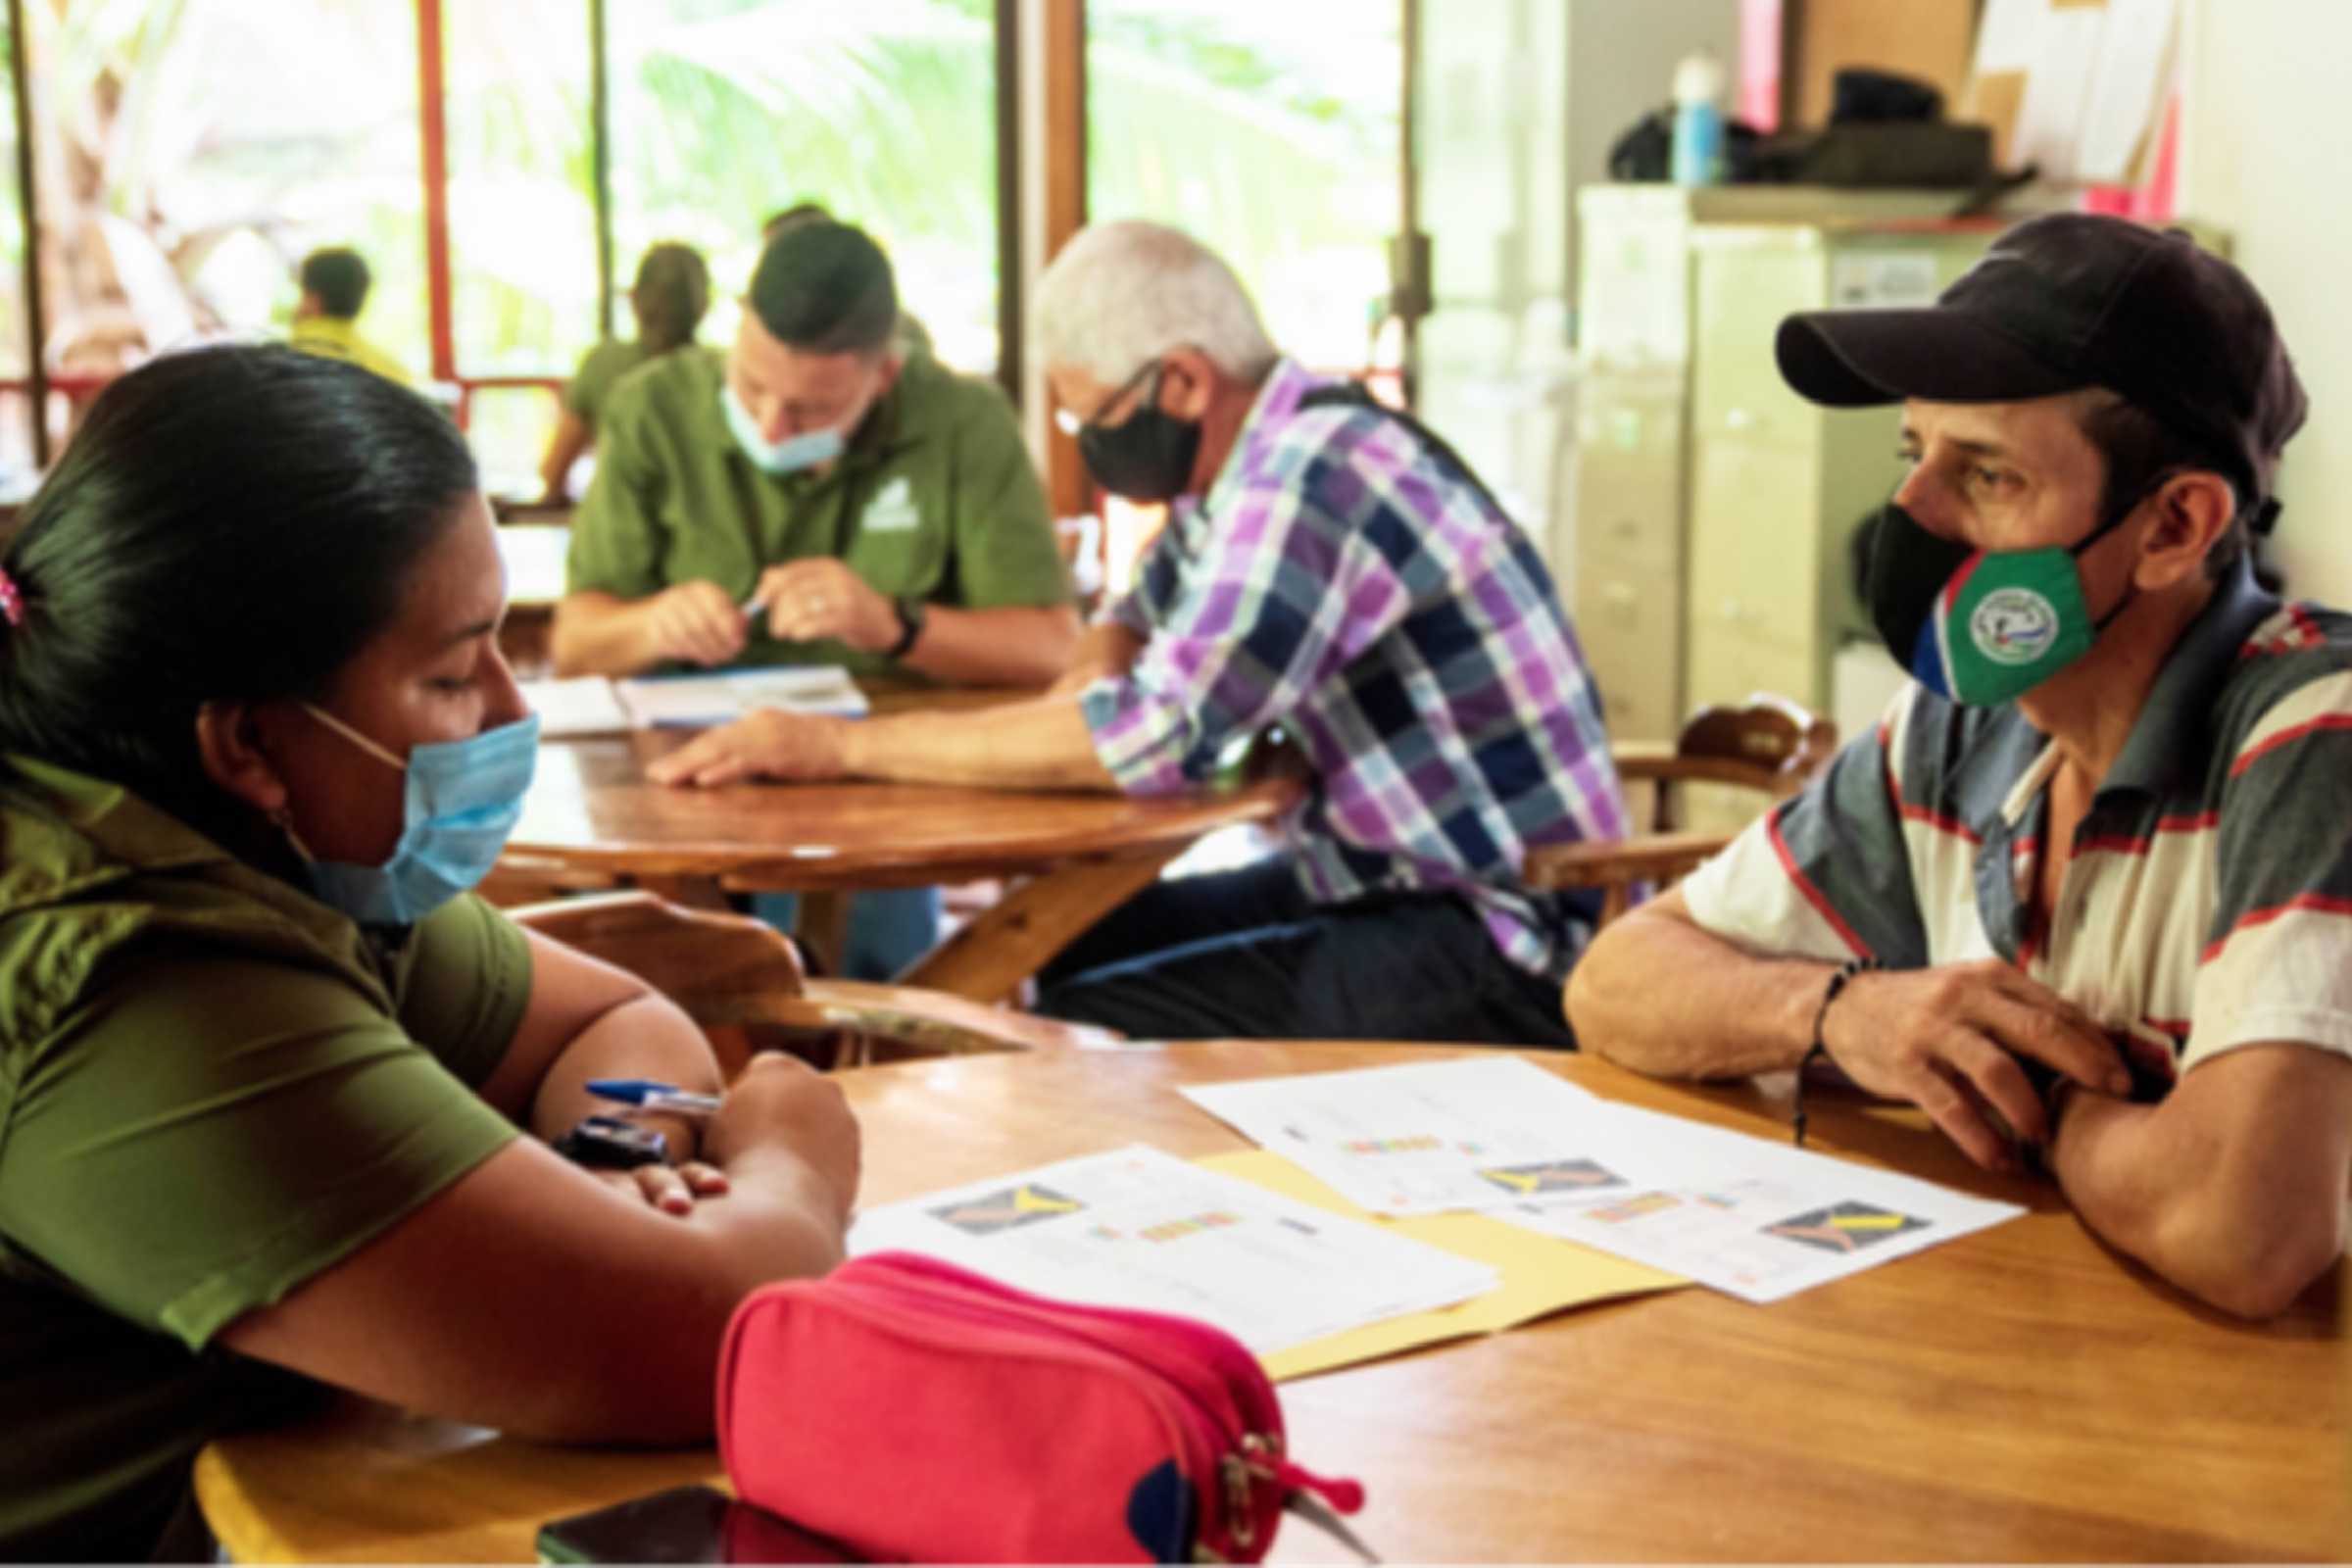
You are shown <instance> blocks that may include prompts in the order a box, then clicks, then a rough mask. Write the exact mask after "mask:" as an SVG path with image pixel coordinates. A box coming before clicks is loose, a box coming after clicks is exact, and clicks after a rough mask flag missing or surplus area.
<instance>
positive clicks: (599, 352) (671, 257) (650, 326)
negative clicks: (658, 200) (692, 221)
mask: <svg viewBox="0 0 2352 1568" xmlns="http://www.w3.org/2000/svg"><path fill="white" fill-rule="evenodd" d="M710 309H711V269H710V268H709V267H708V266H707V265H705V263H704V261H703V255H702V252H700V251H698V250H696V249H695V248H694V247H693V246H691V245H680V244H676V243H674V242H665V243H663V244H660V245H656V246H654V247H653V248H652V249H651V250H649V251H647V252H646V253H645V257H644V259H643V260H641V261H640V262H638V264H637V278H636V281H635V282H633V283H631V284H630V285H629V314H630V315H631V316H632V317H634V318H636V320H637V335H636V336H635V337H634V338H628V339H617V338H616V339H612V340H609V341H607V342H603V343H599V344H598V345H597V346H596V347H594V348H592V349H590V350H589V351H588V352H587V354H586V355H585V356H584V357H582V359H581V360H580V368H578V369H576V370H574V371H573V372H572V374H571V379H570V380H569V381H567V382H565V383H564V408H563V412H562V413H561V414H559V415H558V416H557V417H556V429H555V433H554V435H552V436H551V437H549V439H548V443H547V456H546V457H544V458H542V459H541V460H540V462H539V477H540V478H541V479H542V480H543V481H545V483H546V490H545V491H544V493H543V500H544V501H545V502H546V504H547V505H550V506H561V505H562V504H564V502H566V501H569V500H570V499H571V469H572V465H574V464H576V463H578V462H579V461H580V458H581V456H582V455H583V454H584V453H586V452H587V451H588V450H589V449H590V448H591V447H593V446H595V445H596V429H597V424H598V421H600V420H601V419H602V418H603V417H604V411H605V402H606V400H607V399H608V398H610V397H611V396H612V393H613V387H614V386H615V385H616V384H617V383H618V382H619V380H620V378H621V377H622V376H624V375H626V374H628V373H629V372H630V371H631V370H634V369H635V368H637V367H639V366H640V365H643V364H645V363H646V362H647V361H649V360H658V359H660V358H661V357H662V355H664V354H669V353H673V352H675V351H676V350H678V349H682V348H689V347H691V346H692V345H693V343H694V329H695V328H696V327H697V326H699V325H701V324H702V320H703V316H704V314H705V313H706V312H708V311H709V310H710Z"/></svg>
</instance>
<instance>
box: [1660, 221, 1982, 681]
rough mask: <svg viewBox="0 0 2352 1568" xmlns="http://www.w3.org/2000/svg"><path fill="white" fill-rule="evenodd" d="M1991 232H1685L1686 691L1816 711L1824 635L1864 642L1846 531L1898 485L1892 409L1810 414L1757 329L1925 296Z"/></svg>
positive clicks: (1729, 228)
mask: <svg viewBox="0 0 2352 1568" xmlns="http://www.w3.org/2000/svg"><path fill="white" fill-rule="evenodd" d="M2002 226H2003V225H2002V224H2001V223H1999V222H1991V221H1986V222H1975V223H1969V224H1911V225H1890V224H1874V223H1862V222H1837V223H1827V224H1787V223H1776V224H1709V225H1706V226H1704V227H1702V228H1700V229H1698V230H1697V231H1695V232H1694V233H1693V235H1692V238H1691V253H1692V257H1693V268H1692V284H1691V302H1692V303H1691V311H1692V323H1693V325H1692V339H1693V345H1694V347H1693V351H1692V363H1691V440H1690V452H1691V463H1690V494H1689V518H1690V531H1689V536H1688V541H1689V556H1688V560H1689V569H1688V571H1687V572H1686V574H1685V584H1686V590H1685V597H1684V606H1683V614H1684V693H1683V695H1684V701H1685V702H1686V704H1687V705H1688V706H1690V707H1691V708H1694V709H1695V708H1698V707H1702V706H1704V705H1706V704H1709V703H1739V702H1742V701H1744V700H1745V699H1746V698H1747V696H1748V695H1749V694H1750V693H1752V692H1756V691H1771V692H1778V693H1780V694H1782V695H1785V696H1788V697H1792V698H1794V699H1795V700H1796V701H1798V702H1800V703H1802V704H1804V705H1805V706H1806V707H1808V708H1810V709H1812V710H1813V711H1815V712H1820V713H1827V712H1830V711H1832V686H1831V663H1832V661H1833V659H1834V658H1835V656H1836V655H1837V652H1838V645H1839V642H1840V641H1841V640H1842V639H1844V638H1846V637H1849V636H1868V635H1869V632H1870V626H1869V621H1868V618H1867V617H1866V616H1865V615H1864V613H1862V611H1861V608H1860V607H1859V605H1857V603H1856V602H1855V598H1854V594H1853V588H1852V570H1851V566H1850V564H1849V548H1850V541H1851V538H1852V533H1853V526H1854V524H1855V523H1856V522H1857V521H1858V520H1860V519H1861V518H1862V517H1863V516H1864V515H1867V514H1868V513H1870V512H1871V511H1873V510H1874V509H1876V508H1877V507H1879V506H1880V505H1882V504H1883V503H1884V502H1885V501H1886V499H1887V496H1888V495H1889V494H1890V493H1891V492H1892V491H1893V489H1894V487H1895V485H1896V484H1897V483H1899V482H1900V480H1901V478H1902V472H1903V466H1902V462H1901V460H1900V459H1899V458H1898V457H1897V456H1896V447H1897V444H1898V441H1899V435H1900V430H1901V411H1900V410H1899V409H1896V408H1892V407H1887V408H1874V409H1848V410H1831V409H1822V408H1817V407H1815V406H1814V405H1813V404H1810V403H1808V402H1806V401H1805V400H1804V399H1802V398H1800V397H1798V396H1797V395H1796V394H1795V393H1794V392H1792V391H1790V390H1789V387H1788V385H1787V383H1786V382H1784V381H1783V380H1782V379H1781V376H1780V371H1779V368H1778V367H1777V366H1776V364H1775V362H1774V358H1773V338H1774V334H1775V333H1776V332H1777V331H1778V330H1779V327H1780V324H1781V321H1782V319H1784V318H1785V317H1787V316H1789V314H1790V313H1792V312H1796V311H1811V310H1824V309H1830V308H1834V307H1846V306H1899V305H1912V304H1926V303H1929V302H1931V301H1932V300H1933V299H1934V298H1935V296H1936V294H1937V293H1939V292H1940V291H1941V290H1942V289H1943V287H1944V285H1945V284H1947V283H1949V282H1950V281H1951V280H1952V279H1953V278H1955V277H1957V276H1959V275H1960V273H1961V272H1963V271H1964V270H1967V268H1968V267H1969V265H1970V264H1971V263H1972V262H1974V261H1975V260H1976V259H1977V257H1978V256H1979V255H1980V254H1982V253H1983V251H1984V249H1985V246H1986V245H1988V244H1989V243H1990V242H1991V240H1992V237H1993V236H1994V235H1995V234H1997V233H1998V232H1999V231H2000V229H2001V227H2002Z"/></svg>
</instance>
